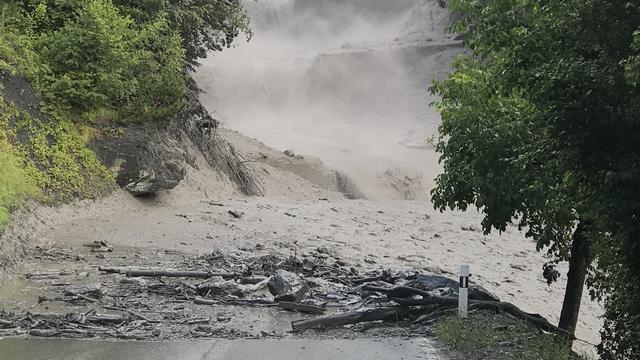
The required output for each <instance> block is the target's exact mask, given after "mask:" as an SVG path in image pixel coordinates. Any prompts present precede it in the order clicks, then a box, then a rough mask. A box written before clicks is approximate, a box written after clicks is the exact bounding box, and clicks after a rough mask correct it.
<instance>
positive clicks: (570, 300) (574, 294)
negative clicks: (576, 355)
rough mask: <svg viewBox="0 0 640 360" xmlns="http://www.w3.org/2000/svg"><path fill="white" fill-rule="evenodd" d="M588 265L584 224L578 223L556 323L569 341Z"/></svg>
mask: <svg viewBox="0 0 640 360" xmlns="http://www.w3.org/2000/svg"><path fill="white" fill-rule="evenodd" d="M590 263H591V252H590V249H589V239H588V238H587V235H586V233H585V224H584V222H583V221H580V223H579V224H578V227H577V228H576V231H575V232H574V233H573V241H572V244H571V257H570V259H569V272H568V273H567V288H566V290H565V293H564V302H563V303H562V312H561V313H560V322H559V323H558V327H559V328H560V329H562V330H564V331H566V332H567V333H568V334H569V339H572V338H573V336H574V334H575V331H576V324H577V323H578V314H579V313H580V303H581V301H582V291H583V289H584V283H585V279H586V277H587V270H588V268H589V265H590ZM569 341H570V340H569Z"/></svg>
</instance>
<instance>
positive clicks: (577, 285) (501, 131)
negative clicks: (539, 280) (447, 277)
mask: <svg viewBox="0 0 640 360" xmlns="http://www.w3.org/2000/svg"><path fill="white" fill-rule="evenodd" d="M451 6H452V9H453V10H454V11H456V12H458V13H459V14H460V16H461V18H462V20H461V22H460V23H458V24H457V25H456V26H455V27H454V30H456V31H459V32H463V33H465V46H466V47H467V49H468V53H467V54H465V55H462V56H461V57H460V58H459V59H458V60H456V62H455V63H454V66H453V70H454V71H453V73H452V74H451V75H450V76H449V78H448V79H446V80H444V81H441V82H435V84H434V86H433V87H432V91H433V92H434V93H435V94H438V95H440V96H441V98H442V99H441V101H440V102H439V103H437V107H438V109H439V110H440V112H441V114H442V121H443V122H442V125H441V127H440V138H439V142H438V145H437V151H438V152H440V153H441V155H442V156H441V160H442V163H443V165H444V173H443V174H442V175H440V176H439V177H438V178H437V186H436V189H434V191H433V194H432V195H433V202H434V205H435V206H436V208H439V209H441V210H444V209H445V208H454V209H462V210H465V209H467V207H469V206H474V205H475V206H477V207H478V208H479V209H480V210H481V211H482V212H483V213H484V215H485V216H484V219H483V222H482V226H483V228H484V231H485V232H486V233H488V232H490V231H491V230H492V229H497V230H500V231H501V230H504V229H505V228H506V226H507V225H508V224H509V223H511V222H515V223H516V224H517V225H518V226H519V227H520V228H521V229H525V230H526V235H527V236H528V237H531V238H533V239H534V240H535V241H536V243H537V247H538V249H539V250H540V249H543V248H545V249H547V251H548V253H549V254H551V255H554V258H555V261H556V262H557V261H564V260H569V262H570V264H569V268H570V269H569V273H568V282H567V291H566V294H565V301H564V303H563V310H562V313H561V319H560V324H559V326H560V327H561V328H563V329H565V330H567V331H568V332H569V333H570V334H573V332H574V330H575V324H576V321H577V315H578V312H579V307H580V299H581V295H582V290H583V287H584V282H585V278H586V277H587V272H588V270H589V269H591V270H592V271H591V276H590V277H589V281H588V284H589V285H591V286H592V290H593V295H596V296H599V297H600V298H602V299H604V300H605V306H606V307H607V316H608V319H607V321H608V324H609V325H608V326H606V327H605V329H604V330H603V336H604V339H603V345H602V346H601V348H600V351H601V354H602V355H603V357H606V356H609V358H614V357H615V356H618V357H617V358H625V357H624V356H627V358H631V355H630V354H632V352H631V351H635V350H637V348H634V350H630V347H629V346H631V345H629V344H639V343H640V342H638V341H637V336H638V335H635V334H638V332H636V333H635V334H633V333H630V332H628V331H623V330H622V328H621V327H620V326H618V325H616V324H621V323H620V321H621V319H627V320H628V321H626V322H624V324H626V325H631V324H632V323H634V324H636V326H637V324H638V323H640V320H639V318H638V316H639V314H640V310H639V309H638V305H637V303H638V302H637V300H636V301H632V300H626V301H624V300H623V299H627V295H628V294H630V292H629V289H626V288H624V287H621V285H620V284H622V283H624V281H625V280H629V277H630V276H636V279H637V275H633V274H634V273H633V271H632V269H633V266H635V269H638V268H640V266H638V257H635V258H633V257H630V256H629V255H630V254H637V255H640V254H638V253H639V252H640V249H639V247H640V246H639V245H638V240H636V239H637V236H636V235H637V234H639V233H640V232H639V231H638V229H637V227H638V225H637V223H638V221H637V214H638V213H639V212H638V210H639V209H638V204H640V196H639V193H638V188H639V187H640V186H638V185H640V182H639V181H638V179H640V177H638V176H636V175H640V174H638V169H639V166H638V165H640V161H639V159H640V142H639V141H638V140H639V139H638V136H639V135H638V134H640V121H639V119H640V118H639V116H638V114H640V112H639V110H640V108H638V107H639V106H640V87H638V81H637V80H638V79H640V77H635V76H636V75H640V72H638V68H640V65H639V60H638V55H637V54H638V48H639V47H640V44H638V42H640V40H637V39H638V36H640V35H638V34H637V33H636V35H635V39H636V40H635V42H634V32H636V31H637V30H638V29H639V28H640V4H637V3H636V2H629V1H622V0H614V1H611V0H609V1H605V0H566V1H553V0H546V1H529V0H487V1H474V0H453V1H452V2H451ZM621 186H624V189H625V190H623V191H621ZM624 252H626V254H625V253H624ZM592 260H595V261H596V262H595V264H597V267H592V266H590V264H591V263H592ZM620 260H622V264H623V265H620ZM634 261H635V265H634ZM545 275H546V276H548V280H550V281H551V280H553V279H554V277H557V276H556V275H555V272H554V271H553V269H552V268H551V267H547V268H546V269H545ZM634 291H636V293H637V290H634ZM632 304H635V305H632ZM633 346H636V347H637V346H640V345H633ZM633 346H631V347H633ZM611 354H614V355H611ZM612 356H613V357H612Z"/></svg>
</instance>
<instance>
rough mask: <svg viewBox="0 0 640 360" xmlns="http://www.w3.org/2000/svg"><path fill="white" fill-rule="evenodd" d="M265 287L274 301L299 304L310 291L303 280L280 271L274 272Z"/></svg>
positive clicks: (292, 274)
mask: <svg viewBox="0 0 640 360" xmlns="http://www.w3.org/2000/svg"><path fill="white" fill-rule="evenodd" d="M267 286H268V287H269V292H271V295H273V296H274V298H275V300H276V301H291V302H300V301H302V300H304V299H305V297H306V296H307V293H308V292H309V290H310V288H309V285H308V284H307V282H306V281H305V280H304V279H301V278H300V277H299V276H298V275H296V274H294V273H291V272H288V271H286V270H282V269H280V270H277V271H276V273H275V274H274V275H273V276H272V277H271V279H270V280H269V282H268V283H267Z"/></svg>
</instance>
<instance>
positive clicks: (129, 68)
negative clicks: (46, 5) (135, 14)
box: [38, 0, 185, 121]
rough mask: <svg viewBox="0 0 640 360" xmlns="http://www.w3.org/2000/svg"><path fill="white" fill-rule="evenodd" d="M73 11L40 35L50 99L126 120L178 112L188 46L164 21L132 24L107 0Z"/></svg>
mask: <svg viewBox="0 0 640 360" xmlns="http://www.w3.org/2000/svg"><path fill="white" fill-rule="evenodd" d="M74 14H75V15H76V16H75V17H70V18H68V19H66V21H64V25H63V26H62V27H61V28H59V29H57V30H50V31H46V32H44V33H42V34H41V35H40V36H39V38H38V46H39V47H40V48H41V49H42V50H41V55H42V59H43V66H42V72H41V74H40V77H41V79H43V81H42V83H43V92H44V94H45V96H46V97H47V98H48V99H49V100H50V101H52V102H54V103H57V104H61V105H63V106H65V107H66V108H67V109H69V110H72V111H74V112H77V113H80V114H82V113H86V112H95V111H98V110H100V109H104V108H106V109H110V110H112V111H113V112H114V113H115V114H117V115H118V116H117V117H118V119H117V120H126V121H146V120H154V119H157V118H160V117H163V116H167V115H170V114H173V113H175V112H177V110H178V108H179V105H178V104H179V103H180V100H181V98H182V96H183V91H184V82H185V74H184V71H183V63H184V50H182V48H181V46H180V45H181V44H180V38H179V36H178V35H177V33H176V32H174V31H172V30H170V29H169V27H168V25H167V23H166V21H165V20H164V19H162V18H159V19H157V20H156V21H154V22H152V23H149V24H148V25H146V26H143V27H139V28H134V24H133V21H132V20H131V19H130V18H129V17H126V16H123V15H122V14H120V12H119V10H118V8H116V7H115V6H114V5H113V4H112V3H111V1H109V0H92V1H90V2H88V3H86V4H85V5H81V8H80V9H79V10H77V11H75V12H74Z"/></svg>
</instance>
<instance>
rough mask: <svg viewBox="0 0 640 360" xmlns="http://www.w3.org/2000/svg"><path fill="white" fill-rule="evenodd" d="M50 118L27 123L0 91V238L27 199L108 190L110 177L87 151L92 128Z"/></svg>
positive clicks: (67, 197) (51, 199)
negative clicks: (12, 216)
mask: <svg viewBox="0 0 640 360" xmlns="http://www.w3.org/2000/svg"><path fill="white" fill-rule="evenodd" d="M49 115H50V116H51V117H52V120H51V121H45V120H42V119H33V118H31V117H30V116H29V114H28V113H27V112H25V111H22V110H21V109H19V108H17V107H16V106H15V105H14V104H13V103H11V102H8V101H5V100H4V99H3V97H2V89H1V88H0V234H2V232H3V231H4V229H5V227H6V226H7V224H8V222H9V219H10V215H11V212H12V211H13V210H15V209H16V208H18V207H19V206H20V205H21V204H22V203H23V202H24V200H26V199H35V200H39V201H41V202H44V203H53V202H58V201H70V200H72V199H74V198H94V197H97V196H99V195H101V194H104V193H106V192H107V191H108V190H109V189H111V187H112V184H113V177H112V175H111V172H110V171H109V170H107V169H106V168H105V167H104V166H103V165H102V163H100V161H99V160H98V159H97V158H96V156H95V154H94V153H93V152H92V151H91V150H90V149H89V148H87V147H86V143H87V141H88V140H89V138H90V135H91V128H87V127H83V126H80V125H76V124H73V123H72V122H71V121H69V120H65V118H64V117H62V116H60V115H56V114H49ZM18 132H21V133H22V134H23V136H22V140H21V141H19V140H18V136H17V133H18Z"/></svg>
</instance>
